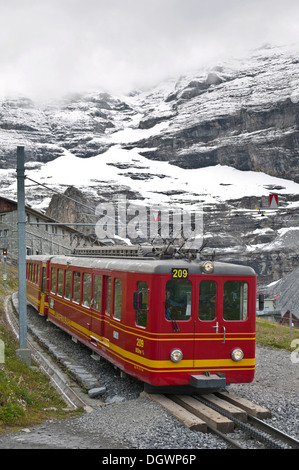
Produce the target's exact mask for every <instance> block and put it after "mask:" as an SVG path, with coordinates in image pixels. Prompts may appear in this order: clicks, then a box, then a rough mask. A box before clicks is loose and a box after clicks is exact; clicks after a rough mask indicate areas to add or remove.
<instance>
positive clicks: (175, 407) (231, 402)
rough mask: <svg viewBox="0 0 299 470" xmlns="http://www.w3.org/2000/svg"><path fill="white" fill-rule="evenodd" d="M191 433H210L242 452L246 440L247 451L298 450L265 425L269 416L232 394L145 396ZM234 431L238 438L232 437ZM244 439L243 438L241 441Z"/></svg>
mask: <svg viewBox="0 0 299 470" xmlns="http://www.w3.org/2000/svg"><path fill="white" fill-rule="evenodd" d="M144 394H145V395H146V396H148V397H149V398H150V399H151V400H153V401H155V402H157V403H159V404H160V405H161V406H163V407H164V408H165V409H167V411H168V412H170V413H171V414H172V415H173V416H175V417H176V418H177V419H179V420H180V421H181V422H182V423H184V425H185V426H187V427H189V428H190V429H191V430H194V431H199V432H211V433H213V434H216V435H217V436H218V437H220V438H221V439H222V440H224V441H225V442H226V443H227V444H228V445H229V446H230V447H232V448H235V449H245V448H247V447H245V446H244V444H243V443H242V444H241V443H240V440H241V441H242V442H244V440H246V439H250V441H251V442H250V447H253V445H254V446H256V447H257V448H261V447H262V448H266V449H289V448H290V449H299V441H298V440H296V439H294V438H293V437H291V436H289V435H287V434H285V433H283V432H282V431H279V430H278V429H276V428H274V427H273V426H271V425H269V424H267V423H265V421H263V419H265V418H270V417H271V412H270V411H269V410H266V409H265V408H262V407H260V406H259V405H256V404H255V403H252V402H250V401H249V400H246V399H243V398H241V397H239V396H237V395H235V394H233V393H229V392H219V393H216V394H208V395H191V396H190V395H188V396H187V395H169V396H165V395H155V394H147V393H144ZM236 431H238V432H240V431H241V433H242V438H238V437H235V434H236ZM244 436H246V437H244Z"/></svg>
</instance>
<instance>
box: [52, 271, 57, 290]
mask: <svg viewBox="0 0 299 470" xmlns="http://www.w3.org/2000/svg"><path fill="white" fill-rule="evenodd" d="M51 292H53V294H56V268H52V270H51Z"/></svg>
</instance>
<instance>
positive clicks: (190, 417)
mask: <svg viewBox="0 0 299 470" xmlns="http://www.w3.org/2000/svg"><path fill="white" fill-rule="evenodd" d="M141 396H146V397H147V398H150V399H151V400H153V401H155V402H156V403H159V405H161V406H162V407H163V408H165V409H166V410H167V411H168V412H169V413H170V414H171V415H172V416H174V417H175V418H177V419H178V420H179V421H181V423H183V424H184V425H185V426H187V427H188V428H189V429H191V430H192V431H200V432H207V424H206V423H205V421H203V420H202V419H200V418H199V417H198V416H196V415H194V414H193V413H191V412H189V411H188V410H186V409H185V408H184V407H183V406H180V405H178V404H177V403H174V402H173V400H171V399H170V398H168V397H166V396H165V395H161V394H152V395H151V394H148V393H146V392H142V393H141Z"/></svg>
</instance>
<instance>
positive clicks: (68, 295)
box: [64, 271, 72, 299]
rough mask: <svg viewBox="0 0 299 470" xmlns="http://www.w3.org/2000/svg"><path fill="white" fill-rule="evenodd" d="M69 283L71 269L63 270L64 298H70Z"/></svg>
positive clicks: (70, 281) (70, 280) (70, 282)
mask: <svg viewBox="0 0 299 470" xmlns="http://www.w3.org/2000/svg"><path fill="white" fill-rule="evenodd" d="M71 285H72V273H71V271H66V272H65V286H64V297H65V298H66V299H70V298H71Z"/></svg>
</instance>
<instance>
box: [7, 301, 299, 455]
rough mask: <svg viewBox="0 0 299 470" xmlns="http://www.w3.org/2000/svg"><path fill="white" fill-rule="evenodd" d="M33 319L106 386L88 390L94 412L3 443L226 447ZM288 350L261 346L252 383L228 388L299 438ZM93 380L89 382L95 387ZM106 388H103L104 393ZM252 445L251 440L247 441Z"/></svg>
mask: <svg viewBox="0 0 299 470" xmlns="http://www.w3.org/2000/svg"><path fill="white" fill-rule="evenodd" d="M28 310H29V311H28V321H29V322H30V324H31V326H32V327H33V328H34V330H35V332H36V333H37V334H38V332H39V331H42V332H43V337H44V340H45V339H46V340H47V338H48V340H49V341H50V342H51V346H52V347H53V346H54V348H57V350H59V353H60V354H62V356H67V357H69V358H70V359H71V361H72V362H73V363H74V362H75V363H77V364H78V365H79V366H81V368H82V369H83V370H84V371H85V372H87V373H88V374H89V377H91V378H94V379H95V381H96V383H95V384H94V385H95V386H101V387H104V389H103V390H105V392H104V393H103V394H102V395H101V396H100V399H91V398H90V397H88V395H87V394H86V397H87V398H88V400H89V404H90V405H91V406H92V411H91V412H88V413H84V414H83V415H81V416H80V417H76V418H69V419H64V420H58V421H47V422H44V423H42V424H40V425H36V426H33V427H31V428H30V429H25V430H21V431H18V432H9V433H6V434H4V435H2V436H0V448H2V449H12V448H23V449H25V448H26V449H191V450H192V449H226V448H228V445H227V444H225V443H224V442H223V441H221V440H220V438H218V437H217V436H214V435H212V434H210V433H206V434H203V433H200V432H197V431H190V430H189V429H187V428H186V427H185V426H184V425H183V424H182V423H181V422H179V421H178V420H177V419H176V418H174V417H172V416H171V415H170V414H169V413H168V412H166V411H165V410H164V409H162V408H161V407H160V406H159V405H158V404H157V403H155V402H153V401H151V400H150V399H149V398H147V397H146V396H142V395H140V393H141V392H142V390H143V386H142V384H141V383H140V382H138V381H137V380H135V379H133V378H131V377H129V376H125V377H121V374H120V372H119V370H118V369H115V368H114V367H113V366H112V365H111V364H110V363H108V362H107V361H105V360H102V359H101V361H95V360H93V359H92V358H91V354H90V351H89V350H88V349H87V348H86V347H85V346H83V345H82V344H80V343H74V342H73V341H72V340H71V337H70V336H69V335H68V334H67V333H65V332H63V331H61V330H59V329H58V328H57V327H56V326H55V325H52V324H51V323H50V322H47V321H46V319H45V318H43V317H40V316H38V315H37V314H36V313H35V312H34V310H33V309H31V308H29V309H28ZM296 358H297V357H296V356H295V361H294V356H293V360H292V358H291V353H290V352H288V351H285V350H277V349H271V348H267V347H261V346H257V348H256V374H255V379H254V381H253V382H252V383H251V384H242V385H240V384H235V385H231V386H229V387H228V390H229V391H233V392H235V393H237V394H238V395H240V396H242V397H244V398H247V399H249V400H251V401H253V402H255V403H257V404H259V405H261V406H263V407H265V408H268V409H269V410H271V412H272V418H270V419H268V420H266V422H267V423H269V424H271V425H272V426H274V427H276V428H278V429H280V430H281V431H284V432H286V433H288V434H289V435H291V436H293V437H295V438H297V439H298V385H299V364H298V361H299V359H297V360H296ZM92 387H93V385H90V388H92ZM103 390H102V392H103ZM244 445H245V446H246V447H249V448H250V445H251V444H250V443H248V441H246V442H244Z"/></svg>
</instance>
